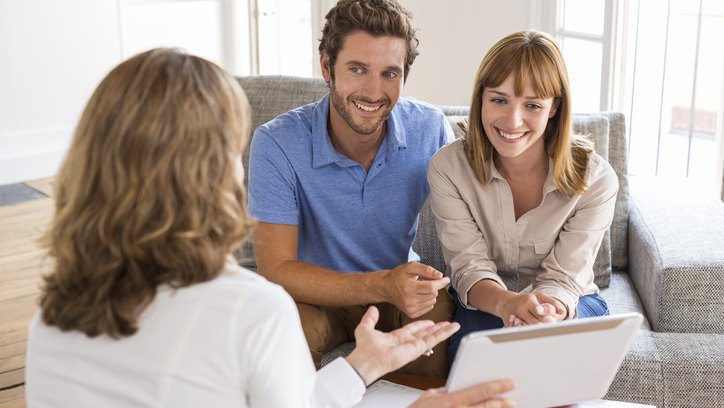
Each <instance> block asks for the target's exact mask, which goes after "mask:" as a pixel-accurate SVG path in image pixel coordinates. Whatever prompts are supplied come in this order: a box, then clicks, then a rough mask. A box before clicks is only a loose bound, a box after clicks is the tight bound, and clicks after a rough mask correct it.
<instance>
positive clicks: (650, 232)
mask: <svg viewBox="0 0 724 408" xmlns="http://www.w3.org/2000/svg"><path fill="white" fill-rule="evenodd" d="M675 191H677V190H675V189H672V188H671V186H669V187H668V188H666V189H663V188H662V189H652V188H647V189H632V203H631V212H630V219H629V231H628V234H629V237H628V255H629V274H630V276H631V280H632V281H633V283H634V286H635V287H636V290H637V291H638V294H639V296H640V298H641V301H642V303H643V305H644V309H645V310H646V313H647V315H648V318H649V321H650V322H651V326H652V328H653V329H654V330H655V331H659V332H695V333H719V334H722V333H724V203H722V202H721V201H719V200H716V199H713V198H712V199H710V200H704V199H699V198H693V197H692V196H689V195H687V194H681V192H678V193H675Z"/></svg>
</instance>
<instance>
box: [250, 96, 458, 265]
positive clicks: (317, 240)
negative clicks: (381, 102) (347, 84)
mask: <svg viewBox="0 0 724 408" xmlns="http://www.w3.org/2000/svg"><path fill="white" fill-rule="evenodd" d="M328 115H329V95H327V96H325V97H324V98H322V99H321V100H320V101H318V102H315V103H311V104H309V105H305V106H302V107H300V108H297V109H294V110H291V111H289V112H287V113H285V114H283V115H280V116H278V117H277V118H275V119H274V120H272V121H270V122H268V123H266V124H264V125H262V126H260V127H259V128H258V129H256V131H255V132H254V138H253V139H252V143H251V153H250V156H249V157H250V158H249V212H250V213H251V215H252V217H254V218H256V219H257V220H259V221H261V222H266V223H273V224H290V225H297V226H298V228H299V241H298V259H299V260H301V261H304V262H308V263H312V264H316V265H319V266H322V267H326V268H330V269H333V270H337V271H343V272H352V271H372V270H379V269H390V268H394V267H396V266H398V265H400V264H403V263H405V262H408V261H410V260H418V259H419V257H418V256H417V254H415V253H414V252H413V251H412V248H411V247H412V241H413V239H414V238H415V231H416V230H417V216H418V213H419V212H420V208H422V204H423V203H424V202H425V199H426V198H427V196H428V193H429V186H428V183H427V176H426V172H427V165H428V162H429V160H430V157H432V155H433V153H435V152H436V151H437V150H438V149H439V148H440V147H442V146H443V145H445V144H446V143H447V142H449V141H451V140H452V139H453V132H452V129H451V127H450V124H449V123H448V122H447V120H446V119H445V117H444V115H443V114H442V112H441V111H440V110H439V109H437V108H435V107H433V106H432V105H429V104H426V103H423V102H419V101H412V100H409V99H405V98H400V99H399V100H398V101H397V104H396V105H395V107H394V108H393V109H392V112H391V113H390V116H389V118H388V120H387V134H386V135H385V139H384V141H383V143H382V144H381V145H380V148H379V150H378V152H377V156H376V157H375V160H374V162H373V163H372V166H371V167H370V170H369V172H367V171H365V169H364V168H362V166H361V165H359V164H358V163H356V162H354V161H352V160H351V159H349V158H348V157H346V156H345V155H343V154H342V153H340V152H338V151H336V150H335V149H334V148H333V147H332V143H331V141H330V139H329V133H328V131H327V117H328Z"/></svg>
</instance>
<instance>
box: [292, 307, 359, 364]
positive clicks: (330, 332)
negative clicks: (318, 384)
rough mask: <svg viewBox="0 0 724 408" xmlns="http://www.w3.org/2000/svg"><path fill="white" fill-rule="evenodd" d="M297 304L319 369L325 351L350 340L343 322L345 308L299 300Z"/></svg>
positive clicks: (305, 335) (310, 350)
mask: <svg viewBox="0 0 724 408" xmlns="http://www.w3.org/2000/svg"><path fill="white" fill-rule="evenodd" d="M296 305H297V310H298V311H299V319H300V320H301V322H302V330H303V331H304V337H305V338H306V339H307V344H308V345H309V352H310V353H311V354H312V360H313V361H314V365H315V366H317V369H319V368H320V366H321V363H322V356H323V355H324V353H326V352H328V351H330V350H332V349H333V348H335V347H337V346H339V345H340V344H342V343H344V342H345V341H348V340H349V338H348V337H349V336H348V335H347V330H346V329H345V324H344V322H343V316H342V315H343V313H342V312H343V310H341V309H337V308H325V307H321V306H315V305H310V304H307V303H299V302H297V303H296Z"/></svg>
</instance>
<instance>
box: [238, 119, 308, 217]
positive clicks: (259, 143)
mask: <svg viewBox="0 0 724 408" xmlns="http://www.w3.org/2000/svg"><path fill="white" fill-rule="evenodd" d="M250 149H251V150H250V152H249V213H250V214H251V216H252V217H253V218H255V219H256V220H258V221H261V222H267V223H271V224H290V225H297V224H298V223H299V203H298V200H297V192H296V181H295V180H296V175H295V171H294V167H293V166H292V164H291V163H290V161H289V158H288V157H287V155H286V154H285V152H284V150H283V149H282V148H281V146H279V144H278V143H277V141H276V140H274V138H273V137H271V136H270V135H269V134H268V133H267V130H266V129H265V128H264V127H263V126H262V127H260V128H258V129H257V130H256V131H255V132H254V137H253V139H252V142H251V148H250Z"/></svg>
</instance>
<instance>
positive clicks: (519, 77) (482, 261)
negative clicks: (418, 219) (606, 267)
mask: <svg viewBox="0 0 724 408" xmlns="http://www.w3.org/2000/svg"><path fill="white" fill-rule="evenodd" d="M571 126H572V119H571V95H570V89H569V86H568V74H567V72H566V66H565V63H564V61H563V57H562V55H561V52H560V50H559V48H558V46H557V44H556V43H555V40H554V39H553V38H552V37H550V36H549V35H548V34H545V33H542V32H538V31H532V30H531V31H521V32H517V33H513V34H510V35H508V36H506V37H505V38H503V39H501V40H500V41H498V42H497V43H496V44H495V45H494V46H493V47H492V48H491V49H490V51H488V53H487V54H486V55H485V57H484V58H483V61H482V62H481V64H480V67H479V69H478V73H477V77H476V80H475V84H474V90H473V98H472V103H471V107H470V117H469V121H468V123H467V126H464V127H466V129H465V130H466V136H465V137H464V138H462V139H459V140H457V141H455V142H453V143H451V144H449V145H447V146H445V147H444V148H442V149H440V151H438V152H437V153H436V155H435V156H434V157H433V158H432V160H431V162H430V167H429V169H428V180H429V182H430V187H431V196H430V200H431V208H432V211H433V213H434V214H435V218H436V225H437V229H438V234H439V237H440V241H441V244H442V248H443V253H444V256H445V261H446V263H447V264H448V265H449V267H450V273H451V284H452V288H453V290H451V292H453V301H454V303H455V306H456V311H455V317H454V321H456V322H458V323H460V324H461V326H462V328H461V330H460V331H458V332H457V333H456V334H455V335H453V337H452V339H451V342H450V354H449V355H450V356H454V355H455V353H456V351H457V347H458V345H459V343H460V340H461V338H462V337H463V336H464V335H465V334H467V333H469V332H471V331H476V330H485V329H491V328H499V327H503V326H518V325H525V324H534V323H545V322H554V321H560V320H564V319H574V318H580V317H589V316H601V315H606V314H608V307H607V305H606V302H605V300H603V298H601V297H600V296H599V295H598V287H597V286H596V285H595V284H594V283H593V277H594V276H593V263H594V260H595V257H596V254H597V252H598V249H599V247H600V246H601V242H602V240H603V236H604V233H605V232H606V230H607V229H608V228H609V226H610V225H611V221H612V219H613V212H614V204H615V199H616V193H617V191H618V181H617V178H616V174H615V173H614V171H613V169H612V168H611V166H610V165H609V164H608V163H607V162H606V161H605V160H604V159H603V158H601V157H600V156H598V155H597V154H596V153H595V152H594V151H593V144H592V143H591V142H590V141H589V140H587V139H586V138H584V137H583V136H579V135H574V134H573V132H572V127H571Z"/></svg>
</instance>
